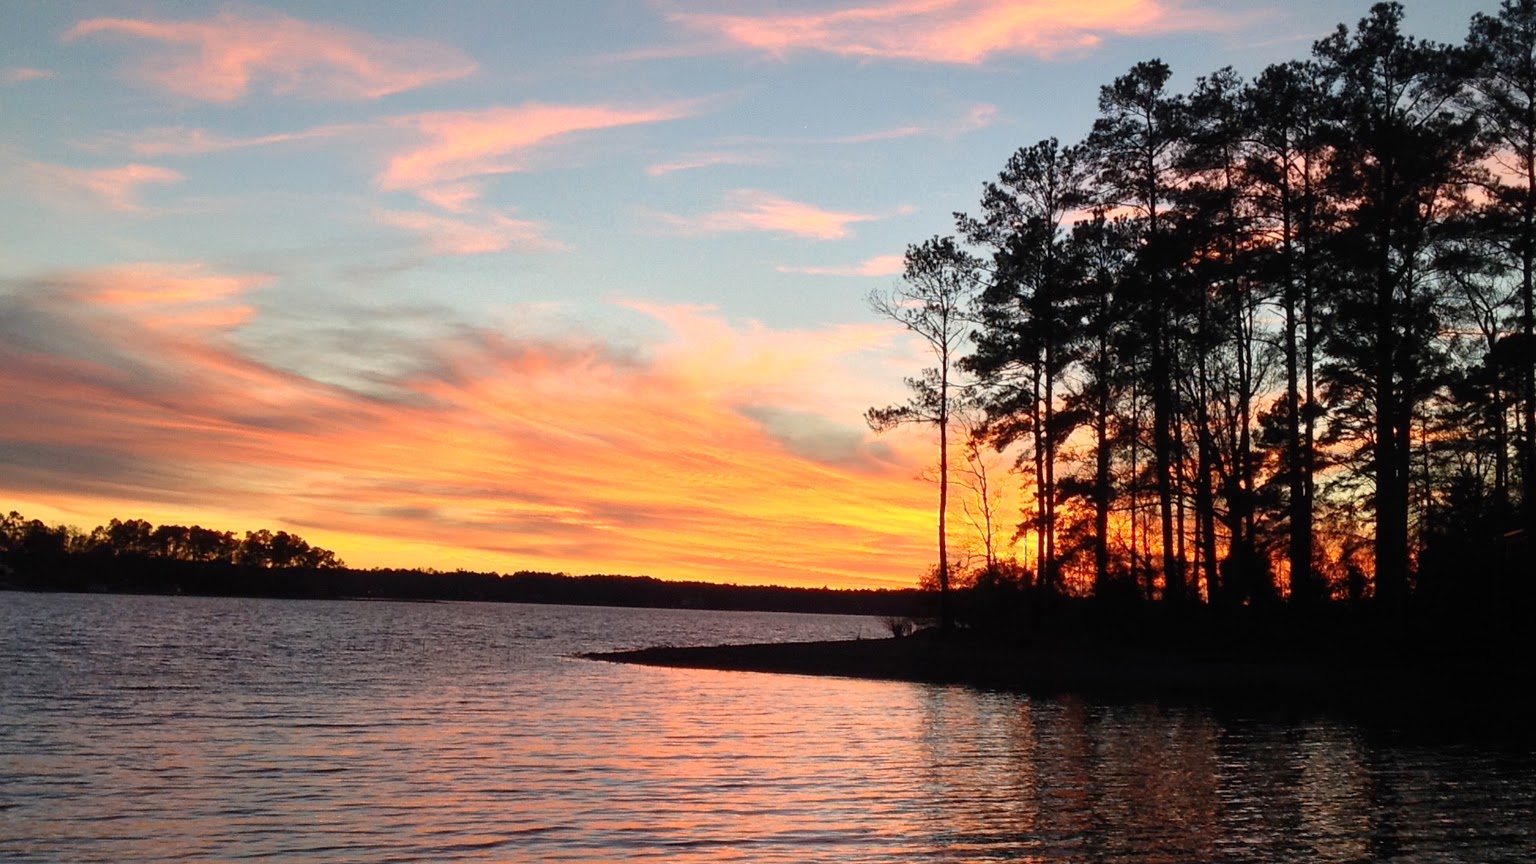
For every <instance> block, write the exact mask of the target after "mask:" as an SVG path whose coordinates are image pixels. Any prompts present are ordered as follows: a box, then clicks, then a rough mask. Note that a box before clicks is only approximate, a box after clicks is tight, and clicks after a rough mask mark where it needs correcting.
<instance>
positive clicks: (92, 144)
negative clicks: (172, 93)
mask: <svg viewBox="0 0 1536 864" xmlns="http://www.w3.org/2000/svg"><path fill="white" fill-rule="evenodd" d="M360 128H362V127H359V126H352V125H332V126H317V127H315V128H313V129H304V130H301V131H298V132H274V133H272V134H270V135H252V136H246V137H239V136H233V135H223V134H220V133H218V132H212V131H209V130H207V129H202V128H196V127H188V126H158V127H155V128H152V129H143V130H140V131H137V132H114V133H111V134H107V135H103V136H101V137H100V138H97V139H95V140H93V141H89V142H85V143H83V144H81V146H82V147H84V148H86V149H90V150H126V151H128V152H130V153H133V154H134V155H135V156H140V157H144V158H150V159H153V158H156V157H159V156H200V155H204V154H208V153H222V152H225V151H228V150H244V149H247V148H251V147H267V146H271V145H274V144H289V143H293V142H297V141H314V140H319V139H325V138H334V137H336V136H338V135H342V134H345V133H348V132H354V131H357V130H359V129H360Z"/></svg>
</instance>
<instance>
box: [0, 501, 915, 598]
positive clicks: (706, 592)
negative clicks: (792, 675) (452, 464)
mask: <svg viewBox="0 0 1536 864" xmlns="http://www.w3.org/2000/svg"><path fill="white" fill-rule="evenodd" d="M0 588H12V589H21V590H31V591H83V592H97V593H100V592H112V593H139V594H191V595H203V596H236V597H288V598H307V599H328V598H330V599H334V598H346V597H359V598H373V599H398V600H476V601H489V602H506V603H561V604H569V605H577V606H638V607H653V608H678V609H719V610H725V609H737V610H759V611H770V612H820V613H835V614H847V615H909V614H912V613H913V612H914V610H916V609H918V608H920V607H921V605H922V604H921V600H922V598H923V596H924V592H921V591H918V590H916V589H908V590H901V591H884V590H856V591H848V590H832V589H828V588H819V589H817V588H785V587H779V586H746V585H718V584H713V583H708V582H669V581H664V580H661V579H655V578H651V577H646V576H640V577H635V576H609V575H592V576H570V575H567V574H564V573H537V572H532V571H519V572H516V573H511V574H500V573H475V572H468V571H463V570H459V571H454V572H440V571H433V570H401V569H392V570H356V569H350V568H347V567H346V566H345V565H344V564H343V563H342V562H341V560H340V559H338V558H337V557H336V555H335V554H334V553H332V552H331V551H330V550H327V549H321V548H319V547H317V546H311V545H310V544H309V543H307V542H306V541H305V540H304V539H303V538H302V537H299V536H297V535H294V534H289V533H287V532H284V531H277V532H273V531H268V530H265V529H263V530H260V531H247V532H245V534H244V536H243V537H237V536H236V535H235V534H233V533H231V532H227V531H226V532H221V531H212V530H209V529H206V528H201V527H198V526H193V527H191V528H186V527H183V526H179V525H161V526H158V527H157V526H154V525H151V524H150V523H148V522H145V521H144V520H141V519H130V520H127V521H119V520H117V519H113V520H112V521H111V522H109V523H107V524H106V525H104V526H98V527H96V528H94V529H92V530H91V531H89V532H85V531H81V530H79V529H76V528H70V527H67V526H62V525H60V526H50V525H47V524H44V523H43V522H41V521H40V520H37V519H27V518H25V517H23V516H22V515H21V514H19V513H16V512H14V511H12V512H11V513H10V514H8V515H7V516H5V517H4V518H3V520H0Z"/></svg>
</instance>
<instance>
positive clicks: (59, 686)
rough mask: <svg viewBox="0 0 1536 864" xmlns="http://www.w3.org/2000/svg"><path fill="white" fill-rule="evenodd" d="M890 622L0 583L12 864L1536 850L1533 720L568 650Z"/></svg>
mask: <svg viewBox="0 0 1536 864" xmlns="http://www.w3.org/2000/svg"><path fill="white" fill-rule="evenodd" d="M879 635H883V633H882V630H881V628H880V626H879V624H878V623H877V622H875V621H874V620H872V619H864V618H851V617H840V616H820V615H788V614H777V613H742V612H694V611H677V610H649V609H647V610H641V609H610V608H576V607H561V606H525V605H512V604H505V605H498V604H479V603H393V602H365V601H353V602H346V601H336V602H323V601H287V600H252V599H230V598H186V597H137V596H96V595H44V594H22V593H14V592H9V593H6V592H0V860H3V861H7V862H31V861H38V862H42V861H48V862H52V861H81V862H84V861H103V862H128V861H175V860H192V861H229V860H236V859H254V860H276V861H359V862H362V861H366V862H385V861H401V862H403V861H529V862H532V861H614V860H626V861H646V860H651V861H668V862H692V861H701V862H702V861H752V862H804V861H836V862H876V861H878V862H899V861H1015V860H1016V861H1089V862H1098V861H1103V862H1111V861H1116V862H1118V861H1138V862H1191V861H1230V862H1249V861H1251V862H1273V861H1284V860H1297V861H1303V860H1304V861H1328V862H1346V861H1467V862H1498V861H1510V862H1516V861H1518V862H1528V861H1533V860H1536V752H1533V749H1532V747H1531V746H1530V745H1529V744H1522V745H1511V744H1509V743H1507V742H1506V743H1502V744H1491V743H1474V742H1457V741H1446V740H1435V739H1434V737H1433V736H1425V735H1423V734H1422V733H1415V734H1413V735H1408V734H1405V733H1400V732H1394V731H1392V730H1389V729H1376V728H1372V729H1367V728H1360V727H1357V726H1354V725H1352V724H1350V723H1348V722H1344V721H1340V720H1331V719H1327V718H1318V717H1309V716H1306V715H1298V716H1294V717H1280V716H1244V715H1241V714H1229V713H1224V712H1221V711H1215V710H1212V709H1208V708H1200V707H1190V706H1182V707H1181V706H1176V705H1156V704H1116V703H1100V702H1095V701H1092V700H1086V699H1081V698H1072V697H1066V698H1053V699H1042V698H1032V697H1029V696H1025V695H1020V694H1013V693H996V692H982V691H977V690H971V689H967V688H961V687H942V686H930V685H917V684H907V683H899V682H881V681H856V680H847V679H838V678H808V677H797V676H787V675H764V674H751V673H727V672H710V671H695V670H674V669H657V668H647V667H638V666H625V665H617V664H609V663H601V662H594V661H588V660H581V659H576V658H574V657H573V656H572V655H574V654H576V653H578V652H584V651H602V650H616V649H624V648H637V647H644V646H647V645H655V644H672V645H687V644H715V643H724V642H758V641H774V640H814V639H831V638H857V637H861V636H862V637H864V638H871V637H875V636H879ZM1533 737H1536V732H1533Z"/></svg>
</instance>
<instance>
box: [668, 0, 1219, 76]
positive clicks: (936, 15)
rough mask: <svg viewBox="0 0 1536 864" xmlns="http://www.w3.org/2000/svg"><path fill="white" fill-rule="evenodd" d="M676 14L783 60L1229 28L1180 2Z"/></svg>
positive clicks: (1041, 45)
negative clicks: (811, 54) (806, 54)
mask: <svg viewBox="0 0 1536 864" xmlns="http://www.w3.org/2000/svg"><path fill="white" fill-rule="evenodd" d="M670 17H671V19H672V20H673V21H675V22H677V23H679V24H681V25H683V26H684V27H687V28H689V29H692V30H696V31H701V32H706V33H712V34H715V35H718V36H721V37H723V38H725V39H726V40H728V41H729V42H730V43H732V44H734V45H737V46H740V47H742V48H746V49H749V50H754V51H760V52H762V53H765V54H769V55H772V56H775V57H782V56H785V55H787V54H790V53H793V52H796V51H820V52H824V53H829V54H838V55H843V56H849V57H871V58H881V59H894V60H912V61H918V62H925V63H955V64H968V65H974V64H977V63H982V62H985V61H986V60H987V59H988V58H990V57H992V56H993V55H997V54H1028V55H1032V56H1035V57H1041V58H1051V57H1054V56H1056V55H1059V54H1062V53H1064V52H1068V51H1075V50H1080V49H1083V48H1088V47H1092V46H1094V45H1097V44H1098V43H1099V41H1100V39H1101V38H1102V35H1103V34H1111V35H1134V34H1142V33H1162V32H1170V31H1177V30H1197V29H1213V28H1215V27H1217V26H1220V24H1221V21H1222V19H1221V17H1220V16H1219V15H1217V14H1214V13H1208V12H1202V13H1200V14H1199V15H1198V16H1197V15H1195V14H1193V13H1186V12H1184V11H1182V10H1181V9H1180V8H1179V5H1178V4H1177V3H1176V2H1173V0H1096V2H1092V3H1082V2H1078V0H887V2H873V3H866V4H865V5H861V6H855V7H851V8H843V9H836V10H832V11H827V12H808V13H801V14H762V15H750V14H747V15H731V14H717V13H713V12H708V13H677V14H673V15H671V16H670Z"/></svg>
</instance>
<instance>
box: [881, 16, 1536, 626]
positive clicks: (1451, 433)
mask: <svg viewBox="0 0 1536 864" xmlns="http://www.w3.org/2000/svg"><path fill="white" fill-rule="evenodd" d="M1403 19H1404V10H1403V7H1402V6H1401V5H1400V4H1397V3H1381V4H1378V5H1376V6H1374V7H1373V8H1372V9H1371V10H1370V12H1369V14H1368V15H1367V17H1365V18H1364V19H1363V20H1361V21H1360V22H1359V23H1358V24H1357V25H1356V26H1355V27H1353V28H1351V27H1348V26H1346V25H1342V24H1341V25H1339V27H1338V28H1337V30H1336V31H1335V32H1334V33H1332V35H1330V36H1328V37H1327V38H1325V39H1322V40H1321V41H1318V42H1317V43H1316V44H1315V45H1314V46H1313V48H1312V51H1311V55H1310V56H1309V57H1307V58H1305V59H1298V60H1294V61H1291V62H1287V63H1282V64H1277V65H1272V66H1270V67H1268V68H1265V69H1263V70H1262V71H1261V72H1259V73H1258V74H1257V75H1255V76H1253V77H1252V78H1244V77H1243V76H1241V75H1239V74H1237V73H1236V72H1235V71H1233V70H1232V69H1231V68H1226V69H1221V70H1218V71H1215V72H1212V73H1210V74H1208V75H1204V76H1202V77H1199V78H1198V79H1197V80H1195V81H1194V83H1193V86H1192V87H1190V88H1189V89H1188V91H1187V92H1176V91H1175V90H1174V89H1173V88H1172V86H1171V83H1170V82H1171V81H1172V76H1173V73H1172V70H1171V69H1170V68H1169V67H1168V66H1167V65H1166V64H1165V63H1163V62H1161V61H1159V60H1149V61H1146V62H1141V63H1138V64H1136V65H1135V66H1134V67H1133V68H1131V69H1130V70H1129V71H1128V72H1126V74H1124V75H1122V76H1120V77H1118V78H1116V79H1115V80H1114V81H1113V82H1112V83H1110V84H1108V85H1106V86H1104V87H1102V88H1101V90H1100V94H1099V100H1098V113H1097V119H1096V120H1095V121H1094V123H1093V126H1092V130H1091V132H1090V133H1089V134H1088V135H1087V136H1086V138H1084V139H1083V140H1081V141H1079V142H1076V143H1071V144H1063V143H1061V142H1059V141H1058V140H1056V139H1054V138H1051V139H1047V140H1044V141H1040V142H1038V143H1035V144H1032V145H1029V146H1025V147H1022V148H1020V149H1019V150H1017V152H1015V153H1013V154H1012V155H1011V156H1009V157H1008V159H1007V161H1006V164H1004V166H1003V167H1002V169H1001V171H1000V172H999V174H998V175H997V177H996V179H994V180H992V181H990V182H987V183H985V184H984V186H983V190H982V194H981V198H980V202H979V205H978V207H977V208H976V209H975V210H974V212H970V213H957V214H955V232H954V234H953V235H952V236H943V237H934V238H932V239H930V240H927V241H925V242H922V243H917V244H914V245H912V246H910V247H909V248H908V251H907V255H906V259H905V271H904V274H903V278H902V281H901V282H900V283H899V284H898V285H897V286H896V287H894V288H892V289H891V290H890V291H888V292H883V293H876V294H875V295H872V297H871V305H872V306H873V308H874V310H875V312H876V313H878V314H880V315H881V316H883V317H886V318H889V319H892V320H894V321H896V322H899V323H900V324H903V325H905V326H906V327H907V329H908V330H910V331H911V332H912V333H913V334H915V336H916V337H919V339H918V341H919V342H920V344H923V345H925V347H926V348H928V349H931V354H930V356H931V359H932V365H931V366H929V368H926V369H923V370H922V371H921V372H920V373H919V374H918V375H916V376H914V377H912V378H910V379H908V380H907V385H908V399H907V401H906V402H904V403H902V404H898V405H893V406H890V407H887V408H876V409H871V410H870V411H869V413H868V417H867V419H868V420H869V423H870V425H871V426H872V427H874V428H875V429H877V430H884V429H887V428H889V427H891V426H894V425H898V424H903V423H915V424H920V425H922V426H925V427H928V428H930V429H931V430H934V431H936V434H937V438H938V439H939V452H938V469H937V472H936V474H935V476H936V479H937V480H938V490H939V503H938V526H937V533H938V556H937V563H936V565H935V566H934V568H933V570H932V572H931V574H930V577H929V579H928V581H929V582H931V583H932V585H933V587H935V588H937V589H939V591H940V593H941V594H942V595H943V596H944V597H945V598H946V599H945V604H944V613H943V614H944V617H945V618H946V619H949V618H950V617H951V615H952V614H953V613H952V612H951V611H950V601H949V599H948V598H949V597H950V594H951V592H952V591H954V590H957V589H965V590H967V591H973V590H986V589H989V588H999V587H1003V588H1008V587H1012V588H1014V589H1018V588H1024V589H1028V590H1030V591H1032V592H1034V593H1036V594H1044V595H1050V596H1061V597H1081V598H1088V597H1093V598H1120V599H1122V600H1126V601H1130V602H1145V601H1153V602H1155V603H1158V604H1161V605H1163V606H1167V607H1185V608H1196V607H1198V608H1204V609H1209V610H1223V609H1226V610H1236V609H1245V608H1262V607H1269V608H1283V609H1286V610H1290V611H1289V614H1300V613H1305V612H1306V611H1307V610H1315V611H1316V612H1317V613H1318V614H1324V613H1325V612H1326V609H1325V607H1329V608H1332V607H1340V606H1345V605H1348V606H1350V607H1351V608H1360V607H1370V608H1373V609H1376V610H1378V611H1379V612H1380V613H1381V614H1384V615H1390V616H1402V615H1405V614H1412V613H1413V612H1414V610H1419V611H1420V612H1422V611H1423V610H1428V609H1437V610H1461V611H1465V612H1467V613H1468V614H1469V615H1478V614H1481V613H1482V612H1488V611H1498V612H1499V613H1500V615H1501V616H1502V617H1500V618H1499V620H1502V621H1505V622H1507V623H1509V624H1510V625H1511V626H1515V625H1516V622H1514V621H1513V620H1512V618H1513V616H1515V615H1516V614H1517V613H1518V610H1520V609H1524V610H1525V611H1524V613H1518V614H1528V613H1529V612H1530V611H1531V605H1532V604H1531V594H1532V590H1531V583H1532V581H1533V580H1536V576H1533V573H1532V570H1533V567H1532V560H1531V554H1530V539H1529V538H1531V537H1532V536H1533V534H1536V334H1533V330H1536V309H1533V284H1536V0H1505V2H1504V3H1503V4H1502V6H1501V9H1500V11H1499V13H1498V15H1496V16H1488V15H1482V14H1479V15H1477V16H1475V17H1473V18H1472V19H1471V22H1470V27H1469V32H1468V35H1467V38H1466V40H1465V42H1464V43H1463V44H1438V43H1433V42H1429V41H1424V40H1420V39H1417V38H1415V37H1413V36H1411V35H1409V34H1408V33H1406V32H1405V31H1404V28H1403ZM997 454H1002V455H1001V456H997ZM993 457H997V458H998V459H1001V464H1002V465H1003V468H1004V469H1006V473H1005V472H1004V471H1003V470H998V469H996V468H993V467H990V466H993V465H994V464H997V463H994V461H993ZM1010 482H1011V483H1017V484H1019V486H1021V487H1022V502H1023V503H1022V505H1021V507H1022V519H1018V518H1016V517H1015V514H1014V513H1013V512H1007V513H1005V512H1002V510H1001V509H1000V508H1001V502H1002V500H1003V498H1002V496H1001V495H1000V494H999V491H998V490H999V489H1000V488H1001V487H1002V485H1003V484H1004V483H1010ZM956 523H959V524H956Z"/></svg>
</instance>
